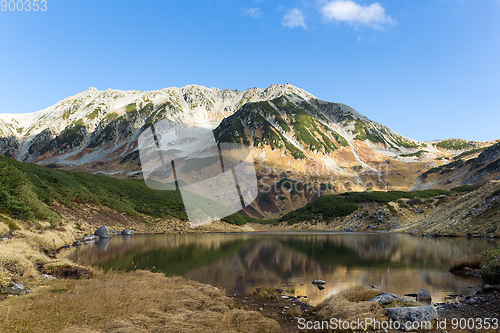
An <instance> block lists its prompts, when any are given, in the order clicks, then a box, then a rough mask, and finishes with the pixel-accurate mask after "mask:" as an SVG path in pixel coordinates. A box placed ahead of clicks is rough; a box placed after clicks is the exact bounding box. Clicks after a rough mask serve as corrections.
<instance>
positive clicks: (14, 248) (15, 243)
mask: <svg viewBox="0 0 500 333" xmlns="http://www.w3.org/2000/svg"><path fill="white" fill-rule="evenodd" d="M35 263H43V264H44V267H45V269H46V270H47V271H50V270H52V269H54V268H57V267H60V266H64V265H72V266H76V265H75V264H73V263H71V262H70V261H69V260H67V259H50V258H49V257H47V256H46V255H44V254H43V253H41V252H39V251H37V250H36V249H35V248H34V247H33V246H31V245H29V244H28V243H27V242H26V240H24V239H11V240H8V241H3V242H0V286H4V285H7V284H8V283H10V282H11V281H12V280H16V279H24V278H29V277H31V276H33V275H39V274H40V273H39V272H38V270H37V268H36V266H35Z"/></svg>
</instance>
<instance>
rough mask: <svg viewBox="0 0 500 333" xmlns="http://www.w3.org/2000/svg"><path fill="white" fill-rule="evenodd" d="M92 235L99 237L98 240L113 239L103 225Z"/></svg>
mask: <svg viewBox="0 0 500 333" xmlns="http://www.w3.org/2000/svg"><path fill="white" fill-rule="evenodd" d="M94 235H95V236H97V237H99V238H111V237H113V235H111V233H110V232H109V230H108V227H106V226H105V225H103V226H102V227H100V228H99V229H97V230H96V231H95V232H94Z"/></svg>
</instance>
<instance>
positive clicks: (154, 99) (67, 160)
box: [0, 84, 500, 217]
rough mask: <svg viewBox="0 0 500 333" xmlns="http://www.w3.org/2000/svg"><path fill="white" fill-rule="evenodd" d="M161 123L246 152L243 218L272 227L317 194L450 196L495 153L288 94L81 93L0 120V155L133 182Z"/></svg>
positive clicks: (198, 89) (493, 168)
mask: <svg viewBox="0 0 500 333" xmlns="http://www.w3.org/2000/svg"><path fill="white" fill-rule="evenodd" d="M162 119H169V120H171V121H173V122H174V123H179V124H180V123H190V124H198V125H200V126H204V127H207V126H208V127H209V128H212V129H213V133H214V135H215V138H216V140H217V141H218V142H239V143H243V144H246V145H248V146H249V147H250V149H251V152H252V155H253V157H254V160H255V165H256V169H257V173H258V180H259V187H260V189H261V191H260V192H261V193H260V194H259V197H258V199H257V200H256V201H255V202H254V204H253V205H252V208H251V209H250V211H249V215H252V216H256V217H278V216H279V215H282V214H284V213H287V212H289V211H291V210H293V209H295V208H298V207H301V206H304V205H305V204H306V203H307V202H309V201H311V200H312V199H314V198H316V197H317V196H319V195H320V194H322V193H328V192H332V193H338V192H340V193H341V192H347V191H365V190H368V191H371V190H383V191H386V190H404V191H406V190H412V189H428V188H440V189H450V188H452V187H455V186H459V185H465V184H477V183H481V182H485V181H487V180H490V179H498V177H499V174H500V162H499V161H500V160H499V158H500V144H495V142H476V141H466V140H461V139H447V140H442V141H427V142H419V141H416V140H413V139H410V138H407V137H405V136H403V135H400V134H398V133H396V132H394V131H392V130H391V129H389V128H388V127H386V126H384V125H382V124H379V123H377V122H374V121H372V120H370V119H368V118H367V117H365V116H363V115H361V114H360V113H358V112H357V111H355V110H354V109H352V108H351V107H349V106H347V105H344V104H341V103H332V102H326V101H322V100H320V99H318V98H316V97H315V96H313V95H312V94H310V93H308V92H306V91H304V90H302V89H299V88H297V87H295V86H293V85H290V84H281V85H271V86H269V87H268V88H265V89H261V88H251V89H247V90H245V91H239V90H229V89H224V90H221V89H218V88H206V87H202V86H197V85H189V86H185V87H182V88H165V89H161V90H156V91H120V90H112V89H108V90H105V91H100V90H97V89H96V88H89V89H88V90H86V91H84V92H81V93H79V94H77V95H75V96H71V97H68V98H66V99H64V100H62V101H60V102H58V103H56V104H55V105H53V106H50V107H48V108H46V109H44V110H41V111H38V112H34V113H29V114H7V113H4V114H0V153H1V154H3V155H4V156H7V157H11V158H14V159H16V160H19V161H25V162H32V163H37V164H40V165H44V166H47V167H50V168H61V169H66V170H72V171H83V172H89V173H98V174H104V175H108V176H113V177H118V178H142V171H141V165H140V158H139V152H138V143H137V142H138V137H139V135H140V134H141V133H142V132H143V131H144V130H145V129H147V128H148V127H150V126H151V125H152V124H154V123H155V122H157V121H160V120H162ZM179 126H180V125H179Z"/></svg>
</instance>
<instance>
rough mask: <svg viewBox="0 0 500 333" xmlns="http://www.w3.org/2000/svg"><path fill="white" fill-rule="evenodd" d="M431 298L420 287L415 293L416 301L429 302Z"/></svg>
mask: <svg viewBox="0 0 500 333" xmlns="http://www.w3.org/2000/svg"><path fill="white" fill-rule="evenodd" d="M431 301H432V298H431V294H430V293H429V292H428V291H427V290H425V289H420V290H419V291H418V294H417V302H420V303H426V304H431Z"/></svg>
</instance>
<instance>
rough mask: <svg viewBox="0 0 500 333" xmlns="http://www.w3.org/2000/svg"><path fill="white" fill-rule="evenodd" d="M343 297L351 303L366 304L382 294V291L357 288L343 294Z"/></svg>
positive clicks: (347, 290)
mask: <svg viewBox="0 0 500 333" xmlns="http://www.w3.org/2000/svg"><path fill="white" fill-rule="evenodd" d="M341 294H342V296H343V297H344V298H345V299H346V300H348V301H349V302H355V303H357V302H366V301H368V300H369V299H372V298H373V297H375V296H377V295H378V294H380V290H377V289H366V288H364V287H362V286H355V287H352V288H349V289H346V290H343V291H342V292H341Z"/></svg>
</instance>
